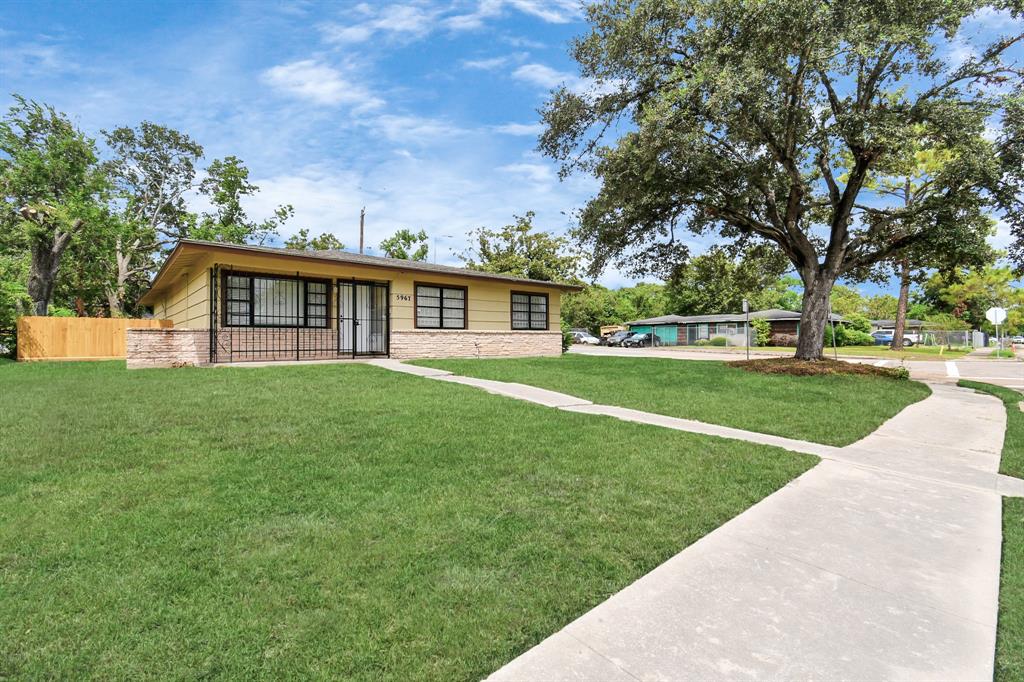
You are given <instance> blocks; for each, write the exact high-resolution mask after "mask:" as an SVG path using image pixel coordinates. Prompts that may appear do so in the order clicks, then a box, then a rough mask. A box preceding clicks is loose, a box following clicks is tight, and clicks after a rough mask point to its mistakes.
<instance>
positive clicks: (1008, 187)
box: [997, 82, 1024, 274]
mask: <svg viewBox="0 0 1024 682" xmlns="http://www.w3.org/2000/svg"><path fill="white" fill-rule="evenodd" d="M997 144H998V145H999V147H1000V148H1001V149H1002V154H1001V155H1000V161H1002V168H1001V171H1002V173H1003V177H1004V178H1006V182H1005V183H1004V184H1003V185H1002V186H1001V187H1000V192H1001V201H1000V204H1001V205H1002V206H1003V215H1004V218H1005V220H1006V222H1007V223H1009V225H1010V235H1011V237H1012V238H1013V241H1011V243H1010V252H1009V256H1010V260H1011V262H1012V263H1014V265H1015V266H1016V272H1017V274H1024V195H1022V194H1021V192H1020V191H1019V189H1018V188H1019V187H1020V185H1021V184H1022V183H1024V84H1021V83H1020V82H1018V84H1017V88H1016V90H1015V91H1014V93H1013V95H1012V96H1010V97H1008V98H1007V100H1006V107H1005V109H1004V110H1003V120H1002V132H1001V133H1000V136H999V140H998V142H997Z"/></svg>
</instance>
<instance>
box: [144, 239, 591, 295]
mask: <svg viewBox="0 0 1024 682" xmlns="http://www.w3.org/2000/svg"><path fill="white" fill-rule="evenodd" d="M186 247H196V248H199V249H214V250H221V251H233V252H236V253H239V252H240V253H257V254H263V255H266V256H272V257H274V256H276V257H280V258H291V259H295V260H303V261H313V262H317V263H330V264H332V265H349V266H355V267H366V268H376V269H379V270H392V271H394V270H402V269H403V268H402V267H401V264H394V265H391V264H385V263H354V262H348V261H345V260H341V259H339V258H331V257H329V256H319V255H317V254H315V253H308V254H306V253H295V252H289V251H283V250H282V251H276V250H272V249H270V248H253V247H251V246H249V245H246V244H224V243H220V242H207V241H201V240H197V239H181V240H179V241H178V243H177V244H175V245H174V249H173V250H172V251H171V254H170V255H169V256H168V257H167V259H166V260H165V261H164V264H163V265H162V266H160V269H159V270H158V271H157V273H156V276H155V277H153V281H152V283H151V284H150V286H149V288H148V289H147V290H146V293H144V294H143V295H142V297H141V298H140V299H139V303H140V304H141V305H153V303H152V302H151V301H149V300H148V299H149V296H150V294H152V293H153V292H154V291H155V290H157V289H158V288H159V286H160V284H161V281H160V280H161V278H162V276H163V275H164V273H165V272H167V271H168V269H169V267H170V265H171V263H172V261H173V260H174V259H175V258H176V257H177V255H178V254H179V253H180V252H181V251H182V250H183V249H184V248H186ZM405 270H406V271H411V272H424V273H428V274H437V275H447V276H451V277H468V278H470V279H483V280H487V281H491V282H504V283H507V284H510V285H515V284H519V285H523V286H538V287H549V288H552V289H559V290H561V291H567V292H571V291H581V290H582V289H583V287H582V286H580V285H578V284H564V283H561V282H546V281H542V280H536V279H525V278H516V277H510V276H501V275H490V274H489V273H486V272H479V271H471V270H467V271H465V272H445V271H441V270H438V271H431V270H426V269H421V268H415V267H413V268H405Z"/></svg>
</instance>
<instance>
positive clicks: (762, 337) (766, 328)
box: [750, 317, 772, 346]
mask: <svg viewBox="0 0 1024 682" xmlns="http://www.w3.org/2000/svg"><path fill="white" fill-rule="evenodd" d="M750 328H751V329H752V330H753V332H754V333H753V338H751V341H753V343H754V345H755V346H767V345H768V344H769V343H771V341H772V325H771V323H770V322H768V320H766V319H764V318H763V317H755V318H754V319H752V320H751V321H750Z"/></svg>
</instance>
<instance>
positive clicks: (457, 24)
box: [320, 0, 580, 44]
mask: <svg viewBox="0 0 1024 682" xmlns="http://www.w3.org/2000/svg"><path fill="white" fill-rule="evenodd" d="M456 7H458V6H456ZM507 10H514V11H518V12H522V13H523V14H527V15H529V16H532V17H534V18H536V19H540V20H541V21H544V22H546V23H551V24H565V23H568V22H570V21H573V20H574V19H576V18H578V17H579V16H580V8H579V5H578V3H577V0H478V2H477V3H476V6H475V9H473V10H472V11H469V12H464V11H458V10H455V9H452V7H450V6H445V5H444V4H443V3H428V2H417V3H402V4H396V5H383V4H382V5H370V4H368V3H360V4H359V5H356V6H355V7H354V8H353V10H352V14H353V15H354V21H352V22H341V21H332V22H327V23H324V24H321V26H320V30H321V31H322V33H323V35H324V38H325V39H326V40H327V41H329V42H333V43H339V44H351V43H361V42H365V41H367V40H369V39H370V38H371V37H373V36H374V35H376V34H383V35H386V36H387V37H388V38H391V39H396V40H418V39H421V38H424V37H425V36H427V35H429V34H430V33H433V32H434V31H437V30H442V29H446V30H448V31H453V32H460V31H475V30H479V29H481V28H483V27H484V26H485V25H486V23H487V22H488V21H489V20H492V19H496V18H498V17H501V16H503V15H504V14H506V13H507Z"/></svg>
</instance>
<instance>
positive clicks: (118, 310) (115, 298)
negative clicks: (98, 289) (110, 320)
mask: <svg viewBox="0 0 1024 682" xmlns="http://www.w3.org/2000/svg"><path fill="white" fill-rule="evenodd" d="M123 300H124V288H123V287H107V307H109V308H110V316H111V317H121V316H122V315H123V314H124V306H123V305H122V303H121V301H123Z"/></svg>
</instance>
